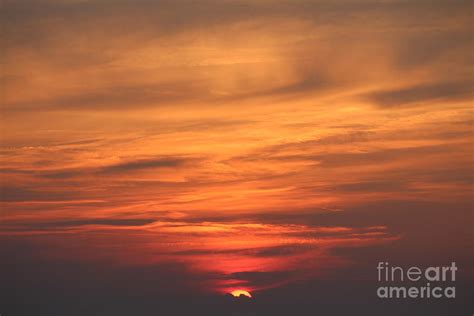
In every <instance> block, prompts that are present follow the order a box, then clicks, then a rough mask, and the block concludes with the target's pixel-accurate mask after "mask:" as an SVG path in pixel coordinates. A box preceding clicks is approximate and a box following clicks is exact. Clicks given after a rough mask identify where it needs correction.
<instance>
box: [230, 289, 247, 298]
mask: <svg viewBox="0 0 474 316" xmlns="http://www.w3.org/2000/svg"><path fill="white" fill-rule="evenodd" d="M230 294H231V295H232V296H233V297H240V296H241V295H243V296H247V297H248V298H252V294H250V292H248V291H245V290H234V291H232V292H230Z"/></svg>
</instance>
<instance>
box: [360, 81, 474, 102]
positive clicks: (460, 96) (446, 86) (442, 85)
mask: <svg viewBox="0 0 474 316" xmlns="http://www.w3.org/2000/svg"><path fill="white" fill-rule="evenodd" d="M473 87H474V82H472V81H470V80H464V81H456V82H439V83H428V84H422V85H416V86H409V87H406V88H401V89H393V90H383V91H377V92H374V93H370V94H368V95H367V98H368V99H369V100H370V101H372V102H374V103H375V104H377V105H378V106H381V107H397V106H407V105H421V104H426V103H427V102H432V101H438V102H453V101H457V100H464V101H467V100H470V99H471V98H472V96H473V93H474V88H473Z"/></svg>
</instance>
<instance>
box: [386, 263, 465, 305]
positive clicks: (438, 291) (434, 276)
mask: <svg viewBox="0 0 474 316" xmlns="http://www.w3.org/2000/svg"><path fill="white" fill-rule="evenodd" d="M457 270H458V267H457V266H456V262H451V264H450V265H448V266H431V267H427V268H419V267H415V266H412V267H405V268H403V267H400V266H392V265H390V264H389V263H388V262H379V263H378V265H377V274H378V282H380V283H383V285H381V286H379V287H378V288H377V296H378V297H379V298H383V299H391V298H398V299H400V298H423V299H428V298H451V299H453V298H456V287H455V286H454V282H455V281H456V271H457ZM407 283H409V286H406V285H407ZM400 285H402V286H400Z"/></svg>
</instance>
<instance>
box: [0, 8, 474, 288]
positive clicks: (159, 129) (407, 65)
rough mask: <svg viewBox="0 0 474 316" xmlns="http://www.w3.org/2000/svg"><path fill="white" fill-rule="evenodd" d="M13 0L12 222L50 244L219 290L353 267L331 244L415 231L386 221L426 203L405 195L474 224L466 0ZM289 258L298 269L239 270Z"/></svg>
mask: <svg viewBox="0 0 474 316" xmlns="http://www.w3.org/2000/svg"><path fill="white" fill-rule="evenodd" d="M435 2H436V1H435ZM466 8H467V9H466ZM2 10H3V13H2V20H4V25H5V30H6V32H4V34H3V35H2V43H3V45H2V47H3V49H2V51H3V52H2V55H3V56H2V72H1V77H0V84H1V88H2V112H1V123H2V124H1V134H0V135H1V148H0V154H1V166H0V172H1V175H0V179H1V193H2V194H1V198H2V201H1V221H0V235H1V236H10V237H12V236H30V237H31V236H32V238H35V237H34V236H43V237H42V238H40V239H38V241H37V242H38V243H45V244H48V245H55V246H54V247H59V248H54V247H53V246H52V247H53V248H54V249H55V250H54V249H53V250H51V251H52V254H51V256H54V254H55V255H60V254H61V252H60V251H59V250H58V249H61V247H64V245H62V246H58V245H57V243H58V240H59V239H60V238H64V239H63V240H64V242H65V243H66V241H67V243H68V245H69V242H71V243H73V244H77V247H78V252H77V253H76V254H75V255H72V256H73V257H74V256H77V254H82V252H81V250H80V249H83V251H86V252H87V257H88V258H89V259H91V260H92V259H94V258H97V259H100V260H102V259H104V260H106V261H108V260H117V261H118V262H120V263H121V264H138V263H139V264H153V263H155V262H158V261H159V262H161V261H170V262H179V263H181V264H184V265H185V266H186V267H188V268H189V269H190V270H193V271H194V270H197V271H199V273H216V274H224V275H228V276H229V275H230V276H231V277H229V278H227V279H219V278H216V279H212V278H211V279H212V282H211V283H212V285H210V286H205V287H210V288H211V289H212V290H216V291H222V290H225V291H227V290H231V289H233V288H234V287H235V286H236V284H237V285H238V286H241V285H242V286H245V288H246V289H257V290H258V289H265V288H266V287H270V286H279V284H283V283H287V282H291V281H292V280H294V279H299V278H310V277H316V276H317V275H319V274H320V271H324V270H325V269H329V267H335V266H339V265H340V266H347V265H350V264H351V262H352V261H351V260H349V259H343V258H340V257H338V256H336V255H334V254H333V253H332V252H331V249H335V248H338V247H354V248H357V247H363V246H369V245H377V244H390V243H393V242H395V241H397V240H403V238H407V236H412V238H415V237H413V236H417V234H420V231H418V230H417V229H416V228H413V227H412V226H410V225H405V226H403V225H401V226H400V225H399V226H397V224H393V223H400V222H402V223H403V222H404V221H407V222H408V221H409V219H410V218H411V220H413V219H415V220H417V219H418V220H420V221H421V218H423V221H424V220H425V219H424V218H425V217H423V216H424V215H423V216H421V215H417V213H416V212H415V213H409V212H408V213H407V210H409V209H410V210H411V209H415V210H418V209H419V208H428V209H429V208H430V207H431V206H429V205H441V206H440V210H436V212H434V213H433V215H432V216H434V218H433V219H432V221H433V223H442V222H443V221H445V220H446V219H447V218H450V216H453V217H454V218H457V220H459V223H460V224H461V225H462V226H459V227H458V230H460V231H465V230H467V229H468V227H469V225H470V224H472V213H471V210H470V209H469V207H466V205H470V203H471V202H470V201H471V199H472V163H473V151H472V148H473V147H472V93H473V89H472V87H473V83H474V82H473V72H472V71H473V69H472V65H473V64H472V48H473V47H472V45H473V42H472V11H470V10H469V3H468V2H463V1H451V2H449V1H446V2H443V1H439V2H436V3H434V4H432V3H431V1H419V2H415V1H377V2H371V1H367V2H365V1H359V2H357V1H349V0H343V1H340V2H337V3H334V2H330V1H304V0H297V1H284V0H280V1H277V0H276V1H270V0H268V1H267V0H259V1H243V0H237V1H227V0H226V1H217V0H216V1H214V0H206V1H202V2H201V3H198V2H186V1H164V2H158V1H157V2H152V1H120V2H116V1H107V0H105V1H87V0H84V1H82V0H81V1H80V0H42V1H33V0H24V1H8V0H7V1H4V8H3V9H2ZM397 203H398V204H397ZM453 203H457V204H456V205H460V206H459V207H458V206H453V205H454V204H453ZM394 205H396V207H395V206H394ZM420 205H423V206H420ZM427 205H428V206H427ZM443 205H448V206H446V207H445V208H443V207H442V206H443ZM394 208H395V210H393V209H394ZM367 209H370V211H373V212H379V213H377V214H382V215H380V216H381V217H380V218H378V217H376V216H375V217H371V216H367V215H361V217H358V215H357V212H362V213H363V214H366V213H364V212H366V210H367ZM386 209H390V210H391V211H390V212H389V211H387V210H386ZM384 212H385V213H384ZM321 214H322V215H321ZM324 214H328V215H327V216H329V217H331V216H334V217H337V218H344V216H345V215H344V214H348V216H349V218H351V219H348V220H347V221H343V222H340V221H339V220H338V221H335V222H331V221H330V220H329V221H327V220H326V221H324V222H319V219H320V216H323V217H324V216H326V215H324ZM340 214H342V215H340ZM386 214H389V215H386ZM410 214H412V215H410ZM413 214H414V215H413ZM364 216H365V217H364ZM377 216H378V215H377ZM410 216H412V217H410ZM463 216H464V217H463ZM466 216H467V217H466ZM331 218H332V217H331ZM359 218H365V219H367V218H369V219H370V218H372V219H374V220H366V221H363V220H360V221H359ZM375 218H376V220H375ZM466 218H467V219H468V220H467V221H466V220H465V219H466ZM456 223H458V222H456ZM392 224H393V225H392ZM433 225H434V224H433ZM394 226H395V227H394ZM437 227H438V226H436V225H434V226H428V227H427V229H428V231H431V230H433V231H435V230H437ZM77 234H79V236H81V237H78V238H75V237H74V236H76V235H77ZM104 235H105V236H108V237H103V236H104ZM55 236H56V237H55ZM85 236H89V237H90V238H91V239H93V240H101V242H99V245H94V244H93V245H92V246H91V245H89V244H88V243H86V240H89V239H87V238H86V237H85ZM438 237H439V236H438ZM43 238H44V239H43ZM423 238H426V239H429V238H431V237H427V236H424V237H423ZM440 238H441V237H440ZM452 238H453V239H452V240H451V241H452V242H453V243H458V244H459V243H460V244H462V245H465V239H462V238H461V237H459V239H457V237H452ZM83 239H84V240H83ZM51 240H55V241H54V242H53V241H51ZM117 240H118V241H117ZM423 240H424V239H423ZM59 243H60V242H59ZM102 243H103V244H102ZM126 243H130V244H126ZM117 245H122V246H121V247H122V248H119V250H117V249H116V248H114V247H115V246H117ZM138 245H139V246H138ZM441 246H442V247H444V246H443V245H442V244H441ZM83 247H84V248H83ZM448 248H449V247H444V248H443V249H445V250H446V251H451V250H449V249H451V248H449V249H448ZM100 249H110V251H106V252H105V253H104V252H103V250H100ZM111 249H113V250H111ZM270 249H273V250H274V251H275V252H274V253H276V254H275V255H272V254H269V255H262V254H261V253H260V252H263V251H264V250H265V251H267V250H268V253H273V252H271V251H270ZM288 249H293V250H294V251H293V252H291V253H285V251H290V250H288ZM295 249H296V250H295ZM456 249H458V248H456V247H455V248H454V250H453V251H455V250H456ZM300 250H301V251H300ZM456 251H457V250H456ZM282 252H283V254H282ZM433 252H435V250H434V249H433ZM285 254H286V255H285ZM99 257H100V258H99ZM117 258H118V259H117ZM78 260H79V259H78ZM308 262H311V263H308ZM282 270H285V271H294V270H298V271H301V273H296V274H292V275H291V276H285V277H282V278H281V279H279V280H275V281H272V282H267V283H262V284H252V280H248V279H246V277H245V276H241V275H240V277H236V276H239V275H238V273H250V272H265V271H267V272H268V271H273V272H275V271H282ZM236 273H237V274H236ZM236 279H237V281H236ZM206 290H209V288H206Z"/></svg>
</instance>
